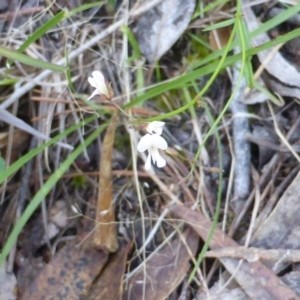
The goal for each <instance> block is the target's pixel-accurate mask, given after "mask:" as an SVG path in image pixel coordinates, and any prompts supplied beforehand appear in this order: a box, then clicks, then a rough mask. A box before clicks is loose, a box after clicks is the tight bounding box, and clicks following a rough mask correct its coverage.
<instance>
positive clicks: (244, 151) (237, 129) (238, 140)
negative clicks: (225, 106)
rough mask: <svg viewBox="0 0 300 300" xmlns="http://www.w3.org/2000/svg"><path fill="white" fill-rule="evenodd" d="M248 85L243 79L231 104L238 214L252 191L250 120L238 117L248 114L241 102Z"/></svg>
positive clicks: (233, 204) (235, 73) (235, 205)
mask: <svg viewBox="0 0 300 300" xmlns="http://www.w3.org/2000/svg"><path fill="white" fill-rule="evenodd" d="M237 67H238V68H237V69H236V68H235V69H234V70H233V82H232V85H233V86H235V85H236V82H237V81H238V78H239V72H240V70H239V66H237ZM246 84H247V83H246V79H245V78H243V80H242V83H241V85H240V87H239V89H238V90H237V92H236V94H235V96H234V98H233V100H232V102H231V104H230V109H231V112H232V114H233V122H232V132H233V133H232V135H233V147H234V156H235V166H234V199H233V200H232V206H233V209H234V211H235V213H236V214H239V213H240V212H241V210H242V208H243V206H244V204H245V200H246V197H247V196H248V195H249V191H250V163H251V162H250V144H249V142H248V141H247V140H246V138H245V137H246V135H247V134H249V123H248V118H246V117H241V116H237V115H239V114H241V113H247V107H246V105H245V104H243V103H241V100H242V99H243V98H244V91H245V87H246ZM235 116H237V117H235Z"/></svg>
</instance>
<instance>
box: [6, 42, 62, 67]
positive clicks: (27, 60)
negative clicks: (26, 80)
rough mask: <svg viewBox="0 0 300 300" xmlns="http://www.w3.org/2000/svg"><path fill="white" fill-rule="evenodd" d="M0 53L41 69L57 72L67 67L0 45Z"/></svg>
mask: <svg viewBox="0 0 300 300" xmlns="http://www.w3.org/2000/svg"><path fill="white" fill-rule="evenodd" d="M0 55H3V56H5V57H7V58H9V59H11V60H17V61H19V62H21V63H23V64H25V65H29V66H33V67H37V68H41V69H47V70H52V71H55V72H64V71H65V67H62V66H58V65H55V64H52V63H48V62H45V61H42V60H39V59H34V58H31V57H29V56H27V55H24V54H22V53H18V52H16V51H13V50H11V49H6V48H3V47H0Z"/></svg>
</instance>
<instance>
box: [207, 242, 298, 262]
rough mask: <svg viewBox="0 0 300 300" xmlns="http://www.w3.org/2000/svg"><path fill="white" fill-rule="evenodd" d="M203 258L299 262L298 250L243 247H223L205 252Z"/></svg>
mask: <svg viewBox="0 0 300 300" xmlns="http://www.w3.org/2000/svg"><path fill="white" fill-rule="evenodd" d="M205 257H215V258H220V257H231V258H238V259H244V260H246V261H248V262H254V261H258V260H274V261H278V260H284V261H285V262H290V263H292V262H293V263H296V262H300V250H290V249H261V248H254V247H250V248H245V247H242V246H241V247H225V248H220V249H216V250H210V251H207V252H206V254H205Z"/></svg>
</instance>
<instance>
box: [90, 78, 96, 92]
mask: <svg viewBox="0 0 300 300" xmlns="http://www.w3.org/2000/svg"><path fill="white" fill-rule="evenodd" d="M88 81H89V83H90V85H91V86H92V87H94V88H95V89H96V88H97V84H96V81H95V80H94V78H93V77H89V78H88Z"/></svg>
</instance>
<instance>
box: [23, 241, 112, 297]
mask: <svg viewBox="0 0 300 300" xmlns="http://www.w3.org/2000/svg"><path fill="white" fill-rule="evenodd" d="M85 237H86V235H79V236H77V237H76V238H75V239H74V240H73V241H71V242H70V243H69V244H68V245H67V246H65V247H64V248H63V249H61V250H60V251H59V252H58V253H57V255H56V256H55V257H54V258H53V259H52V260H51V261H50V263H49V264H48V265H47V266H45V268H44V269H43V270H42V271H41V273H40V274H39V276H38V277H37V278H36V279H35V280H34V281H33V282H32V283H31V285H30V286H29V287H28V289H27V290H26V291H25V293H24V294H23V296H22V299H24V300H25V299H26V300H27V299H31V300H35V299H43V300H46V299H68V300H73V299H74V300H77V299H82V297H83V296H86V295H87V293H88V291H89V289H90V287H91V285H92V282H93V281H94V279H95V278H96V276H97V275H98V274H99V273H100V271H101V270H102V268H103V266H104V264H105V263H106V260H107V254H106V253H105V252H103V251H100V250H97V249H94V248H92V247H91V248H87V247H85V243H84V244H82V245H79V243H80V242H82V240H84V238H85Z"/></svg>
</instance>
